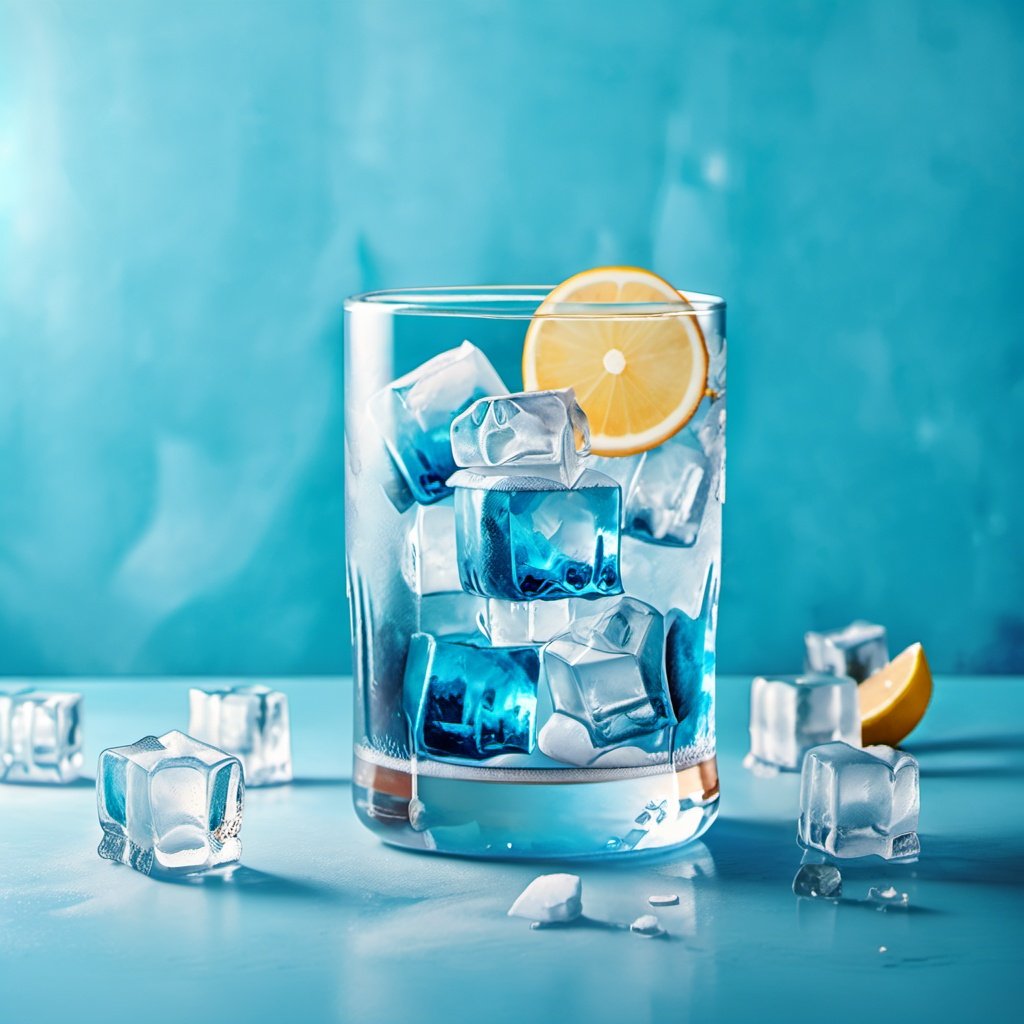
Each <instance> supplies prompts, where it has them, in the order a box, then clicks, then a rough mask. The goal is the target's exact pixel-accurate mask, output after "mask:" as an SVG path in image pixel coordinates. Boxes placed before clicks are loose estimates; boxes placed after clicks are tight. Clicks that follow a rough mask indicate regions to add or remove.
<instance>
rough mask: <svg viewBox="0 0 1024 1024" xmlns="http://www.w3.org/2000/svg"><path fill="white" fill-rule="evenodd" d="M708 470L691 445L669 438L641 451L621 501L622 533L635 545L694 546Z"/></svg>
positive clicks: (702, 454) (701, 456)
mask: <svg viewBox="0 0 1024 1024" xmlns="http://www.w3.org/2000/svg"><path fill="white" fill-rule="evenodd" d="M710 484H711V467H710V465H709V463H708V460H707V458H706V456H705V455H704V453H703V451H701V450H700V449H699V448H698V447H696V446H691V445H689V444H686V443H684V442H683V441H681V440H679V439H673V440H671V441H668V442H666V443H665V444H663V445H660V446H659V447H657V448H653V449H652V450H651V451H647V452H644V453H643V455H642V456H641V457H640V460H639V462H638V463H637V466H636V469H635V471H634V473H633V476H632V479H631V480H630V483H629V486H628V488H627V489H626V490H625V491H624V498H623V529H624V530H625V532H626V533H628V534H630V535H631V536H633V537H638V538H640V539H641V540H646V541H648V542H653V543H656V544H668V545H673V546H675V547H684V548H688V547H693V545H694V544H695V543H696V542H697V535H698V532H699V531H700V525H701V519H702V518H703V516H704V507H705V505H706V504H707V500H708V493H709V490H710Z"/></svg>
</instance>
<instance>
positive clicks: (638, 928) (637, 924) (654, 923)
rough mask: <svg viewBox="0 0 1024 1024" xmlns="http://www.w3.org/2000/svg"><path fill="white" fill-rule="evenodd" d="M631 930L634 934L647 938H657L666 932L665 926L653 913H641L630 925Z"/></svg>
mask: <svg viewBox="0 0 1024 1024" xmlns="http://www.w3.org/2000/svg"><path fill="white" fill-rule="evenodd" d="M629 930H630V931H631V932H632V933H633V934H634V935H639V936H641V937H642V938H645V939H656V938H659V937H660V936H662V935H664V934H665V930H664V928H662V927H661V925H660V924H659V923H658V919H657V918H656V917H655V916H654V915H653V914H641V915H640V916H639V917H638V918H637V919H636V920H635V921H634V922H633V923H632V924H631V925H630V926H629Z"/></svg>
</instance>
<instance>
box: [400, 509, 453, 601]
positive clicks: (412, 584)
mask: <svg viewBox="0 0 1024 1024" xmlns="http://www.w3.org/2000/svg"><path fill="white" fill-rule="evenodd" d="M409 517H410V519H411V520H412V521H411V523H410V525H409V530H408V532H407V533H406V537H405V550H404V552H403V557H402V576H403V577H404V578H405V581H406V583H408V584H409V588H410V589H411V590H412V591H413V592H414V593H416V594H421V595H426V594H450V593H461V592H462V583H461V582H460V581H459V560H458V556H457V554H456V550H455V505H454V502H453V501H452V499H451V498H445V499H443V500H442V501H439V502H438V503H437V504H436V505H417V506H416V508H415V510H413V511H410V512H409Z"/></svg>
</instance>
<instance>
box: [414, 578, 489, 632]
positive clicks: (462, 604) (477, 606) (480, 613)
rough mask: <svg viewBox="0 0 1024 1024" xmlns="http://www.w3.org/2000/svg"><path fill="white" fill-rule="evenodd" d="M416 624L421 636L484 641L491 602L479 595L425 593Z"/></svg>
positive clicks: (420, 602)
mask: <svg viewBox="0 0 1024 1024" xmlns="http://www.w3.org/2000/svg"><path fill="white" fill-rule="evenodd" d="M416 621H417V623H418V627H419V628H418V631H419V632H420V633H433V634H434V636H449V635H452V636H463V637H475V638H477V639H482V638H483V636H484V631H483V627H484V625H485V623H486V621H487V602H486V601H485V600H484V599H483V598H482V597H477V596H476V595H475V594H467V593H465V592H463V591H461V590H460V591H459V592H458V593H457V594H424V595H423V597H421V598H420V599H419V608H418V610H417V615H416Z"/></svg>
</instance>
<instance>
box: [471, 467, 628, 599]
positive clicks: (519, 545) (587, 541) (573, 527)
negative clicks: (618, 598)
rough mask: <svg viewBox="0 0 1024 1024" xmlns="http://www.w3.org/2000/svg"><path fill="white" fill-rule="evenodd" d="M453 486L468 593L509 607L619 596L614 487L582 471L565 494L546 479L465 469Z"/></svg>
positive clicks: (564, 488)
mask: <svg viewBox="0 0 1024 1024" xmlns="http://www.w3.org/2000/svg"><path fill="white" fill-rule="evenodd" d="M523 472H525V471H523ZM451 483H452V485H453V486H454V487H455V534H456V544H457V549H458V558H459V574H460V578H461V581H462V587H463V589H465V590H468V591H469V592H470V593H474V594H479V595H480V596H482V597H497V598H502V599H504V600H506V601H530V600H545V601H552V600H561V599H563V598H567V597H585V596H591V595H593V596H604V595H611V594H620V593H622V581H621V580H620V578H619V506H620V491H619V486H618V484H616V483H615V482H614V481H613V480H610V479H609V478H608V477H606V476H603V475H602V474H600V473H595V472H594V471H593V470H584V471H583V473H581V474H580V476H579V478H578V479H577V481H576V482H575V484H573V486H572V487H567V486H565V485H564V484H562V483H560V482H559V481H557V480H551V479H548V478H545V477H538V476H533V475H529V476H526V475H516V476H510V475H506V474H504V473H501V472H499V471H495V470H482V471H476V470H468V469H463V470H460V471H459V472H458V473H456V474H455V475H454V476H453V477H452V478H451Z"/></svg>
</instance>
